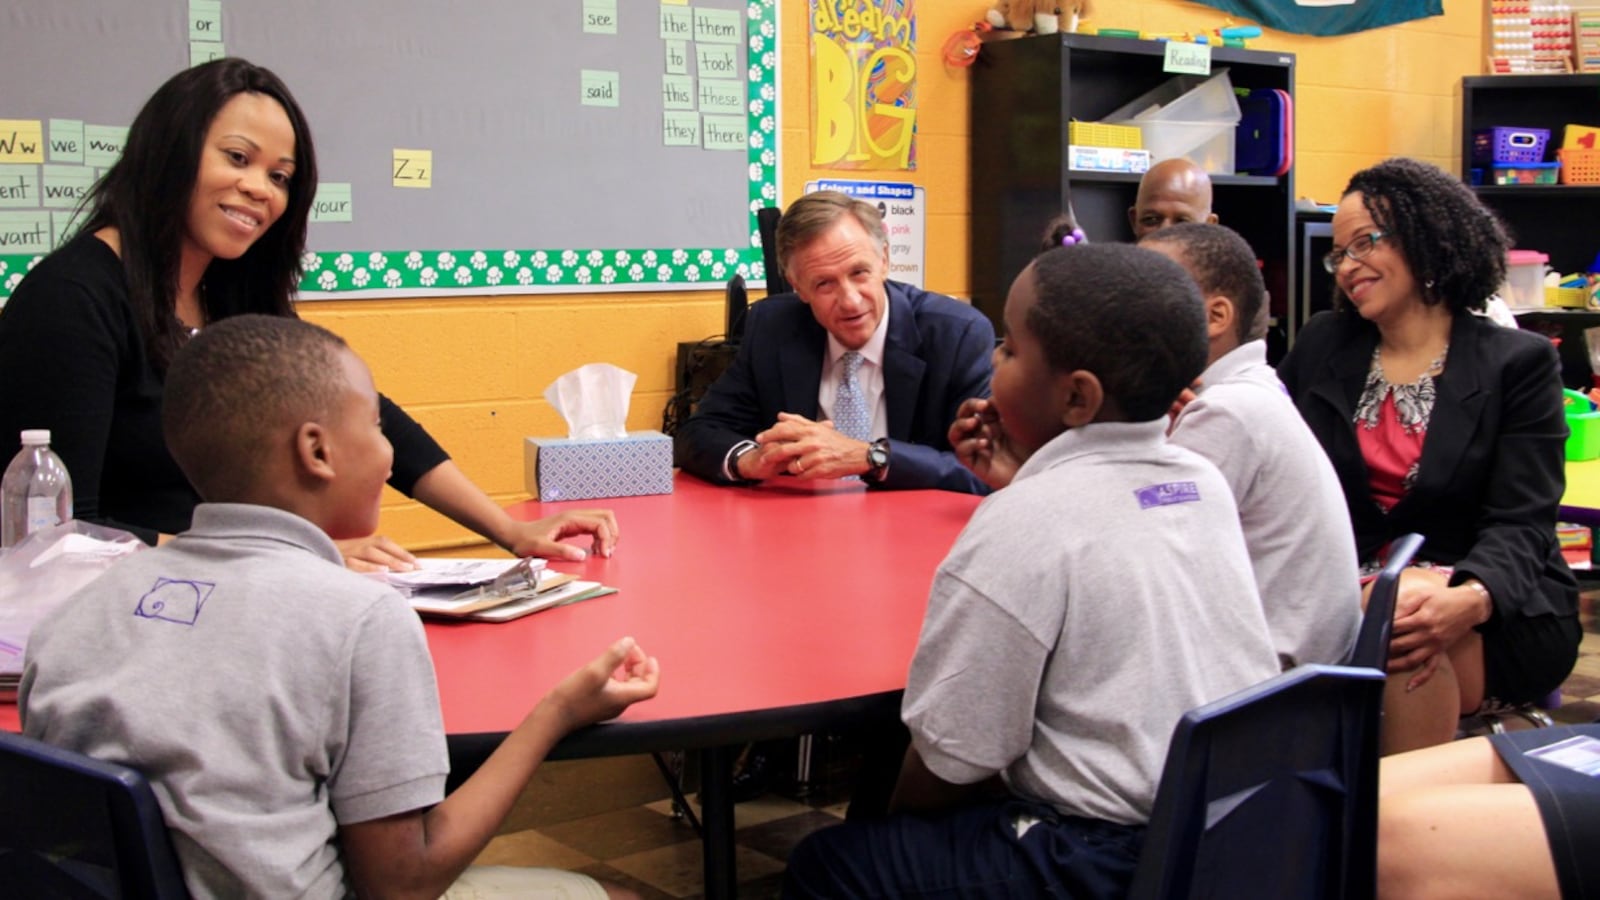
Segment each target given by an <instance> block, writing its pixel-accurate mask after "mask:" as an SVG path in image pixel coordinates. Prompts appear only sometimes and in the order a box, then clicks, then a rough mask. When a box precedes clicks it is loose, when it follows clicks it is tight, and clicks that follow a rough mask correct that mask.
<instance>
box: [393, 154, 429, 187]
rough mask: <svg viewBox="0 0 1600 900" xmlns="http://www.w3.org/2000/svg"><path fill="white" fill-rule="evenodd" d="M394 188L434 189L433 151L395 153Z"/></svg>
mask: <svg viewBox="0 0 1600 900" xmlns="http://www.w3.org/2000/svg"><path fill="white" fill-rule="evenodd" d="M394 186H395V187H403V188H429V187H433V151H432V150H396V151H394Z"/></svg>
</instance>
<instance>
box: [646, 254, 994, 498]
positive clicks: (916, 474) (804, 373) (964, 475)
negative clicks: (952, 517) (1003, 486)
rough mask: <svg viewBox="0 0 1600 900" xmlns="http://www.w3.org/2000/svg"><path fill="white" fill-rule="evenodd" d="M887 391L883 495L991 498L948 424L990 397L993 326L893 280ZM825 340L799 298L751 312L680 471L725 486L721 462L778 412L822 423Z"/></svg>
mask: <svg viewBox="0 0 1600 900" xmlns="http://www.w3.org/2000/svg"><path fill="white" fill-rule="evenodd" d="M888 295H889V331H888V334H887V335H885V338H884V359H883V393H884V399H885V405H886V407H887V409H888V416H889V429H888V430H889V435H888V436H889V445H890V446H889V473H888V476H887V477H886V478H885V479H884V481H883V483H882V486H883V487H886V488H943V489H945V490H952V491H965V492H967V493H973V494H984V493H988V490H989V489H988V487H987V486H985V485H984V484H983V482H982V481H979V480H978V478H977V477H976V476H974V475H973V474H972V473H971V472H970V471H969V470H968V469H967V468H966V467H965V466H963V465H962V464H961V462H960V460H958V459H956V456H955V453H953V452H952V451H951V449H950V442H949V440H948V435H949V430H950V423H952V422H954V421H955V417H956V410H957V409H959V408H960V406H961V402H962V401H963V400H966V399H968V398H970V397H987V396H989V375H990V371H991V370H990V364H991V354H993V352H994V327H993V326H992V325H990V324H989V320H988V319H987V318H985V317H984V315H983V314H982V313H980V312H978V311H977V310H975V309H973V308H972V307H970V306H968V305H966V304H965V303H960V302H958V301H955V300H952V299H950V298H949V297H945V296H942V295H940V294H933V293H929V292H928V291H924V290H922V289H920V288H916V287H912V286H911V285H908V284H901V283H899V282H896V281H890V282H888ZM827 348H828V332H827V331H826V330H824V329H823V327H822V326H821V325H819V324H817V320H816V318H815V317H814V316H812V314H811V307H809V306H807V305H805V304H804V303H802V302H801V301H800V298H799V297H798V296H796V295H794V294H779V295H778V296H776V297H768V298H767V299H765V300H762V301H760V302H758V303H754V304H752V305H751V306H750V311H749V313H747V318H746V320H745V330H744V339H743V341H742V342H741V343H740V345H739V352H738V354H737V355H736V356H735V358H734V361H733V364H732V365H731V366H729V367H728V370H727V371H726V372H723V373H722V376H721V377H720V378H718V379H717V380H716V382H715V383H713V384H712V385H711V387H710V389H709V390H707V391H706V394H705V396H704V397H703V398H701V400H700V404H699V406H697V407H696V408H695V412H694V415H693V416H691V417H689V419H688V421H686V422H684V423H683V425H682V426H680V427H679V429H678V433H677V435H676V437H675V440H674V442H673V444H674V452H675V455H676V457H677V464H678V465H679V466H682V467H683V469H684V470H685V471H687V472H691V473H693V474H695V475H698V476H700V477H701V478H704V479H706V480H707V481H713V482H716V483H719V484H726V483H727V482H728V480H727V479H726V478H724V477H723V476H722V463H723V460H724V459H726V458H727V455H728V451H729V450H730V449H732V448H733V445H734V444H737V443H738V442H740V441H742V440H746V439H749V438H753V437H755V435H756V434H757V433H758V432H761V431H764V430H766V429H767V428H770V427H772V425H773V424H774V423H775V422H777V420H778V413H780V412H790V413H798V414H799V415H802V416H805V417H806V418H808V419H815V418H816V417H817V390H818V388H819V387H820V386H821V384H822V360H823V356H824V355H825V354H826V353H827Z"/></svg>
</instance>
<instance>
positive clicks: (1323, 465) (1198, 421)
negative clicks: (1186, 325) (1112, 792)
mask: <svg viewBox="0 0 1600 900" xmlns="http://www.w3.org/2000/svg"><path fill="white" fill-rule="evenodd" d="M1139 246H1141V247H1148V248H1149V249H1151V250H1154V251H1156V252H1157V253H1160V254H1162V255H1164V256H1166V257H1168V258H1170V259H1172V260H1173V261H1174V262H1176V263H1178V264H1179V265H1181V266H1183V267H1184V268H1185V269H1187V270H1188V271H1189V274H1190V275H1191V276H1193V277H1194V280H1195V283H1196V284H1198V285H1199V286H1200V293H1201V294H1202V295H1203V296H1204V297H1205V309H1206V332H1207V335H1208V337H1209V339H1210V352H1209V354H1208V359H1207V364H1206V370H1205V372H1204V373H1202V374H1201V376H1200V389H1199V393H1198V394H1197V396H1196V398H1195V399H1194V400H1192V401H1190V402H1189V403H1188V404H1187V405H1185V406H1184V408H1183V411H1182V412H1181V413H1179V415H1178V417H1177V419H1176V420H1175V421H1174V422H1173V425H1172V435H1171V439H1172V441H1173V443H1176V444H1180V445H1182V446H1184V447H1188V448H1189V449H1190V450H1193V451H1194V452H1196V453H1198V454H1200V455H1201V456H1204V457H1205V458H1206V459H1209V460H1211V462H1212V463H1213V464H1215V465H1216V466H1217V468H1218V469H1220V470H1222V476H1223V477H1224V478H1226V479H1228V486H1229V487H1230V488H1231V489H1232V490H1233V498H1234V501H1235V502H1236V503H1238V505H1239V519H1240V524H1241V525H1242V526H1243V528H1244V542H1245V546H1247V547H1248V548H1249V549H1250V562H1251V565H1252V566H1253V567H1254V569H1255V573H1256V587H1257V589H1258V590H1259V591H1260V593H1261V602H1262V605H1263V607H1264V610H1265V612H1266V616H1267V625H1268V626H1269V627H1270V628H1271V629H1272V638H1273V643H1274V645H1275V646H1276V647H1277V650H1278V660H1279V662H1280V663H1281V664H1282V666H1283V668H1284V669H1286V670H1287V669H1291V668H1293V667H1295V666H1297V665H1300V664H1301V663H1335V664H1336V663H1340V662H1342V661H1344V658H1345V656H1346V655H1347V654H1348V653H1349V652H1350V647H1351V645H1352V644H1353V643H1354V642H1355V636H1356V631H1357V629H1359V628H1360V627H1361V587H1360V584H1359V582H1358V578H1357V576H1358V574H1359V572H1360V567H1359V565H1358V564H1357V562H1356V552H1355V540H1354V538H1353V536H1352V533H1351V530H1350V511H1349V508H1348V507H1347V506H1346V505H1345V500H1344V491H1343V489H1342V488H1341V487H1340V486H1339V477H1338V476H1337V475H1336V474H1334V471H1333V464H1332V463H1330V462H1328V456H1327V454H1326V453H1324V452H1323V450H1322V445H1321V444H1320V443H1318V442H1317V438H1316V436H1315V435H1313V434H1312V433H1311V429H1310V428H1308V427H1307V426H1306V423H1305V420H1304V419H1302V418H1300V413H1299V411H1298V410H1296V409H1295V407H1294V403H1293V402H1292V401H1291V400H1290V399H1289V395H1288V392H1286V391H1285V390H1284V388H1283V382H1281V381H1279V380H1278V373H1277V372H1275V371H1274V370H1273V368H1272V367H1271V366H1269V365H1267V343H1266V340H1265V338H1266V334H1267V316H1266V312H1267V310H1266V305H1265V303H1264V302H1263V301H1264V300H1265V298H1266V295H1267V288H1266V284H1265V283H1264V282H1263V281H1262V279H1261V270H1260V268H1259V267H1257V266H1256V255H1255V251H1253V250H1251V249H1250V245H1249V244H1247V243H1245V240H1244V238H1242V237H1240V236H1239V235H1238V234H1237V233H1235V232H1234V231H1233V230H1232V229H1229V228H1225V227H1223V226H1221V225H1203V224H1199V223H1189V224H1184V225H1174V226H1172V227H1170V228H1163V229H1161V230H1160V231H1157V232H1154V233H1152V234H1151V235H1149V236H1148V237H1146V238H1145V239H1144V240H1143V241H1140V243H1139Z"/></svg>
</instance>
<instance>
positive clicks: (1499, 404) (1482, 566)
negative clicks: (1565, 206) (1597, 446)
mask: <svg viewBox="0 0 1600 900" xmlns="http://www.w3.org/2000/svg"><path fill="white" fill-rule="evenodd" d="M1377 344H1378V329H1377V327H1376V326H1374V325H1373V324H1372V323H1370V322H1368V321H1366V320H1365V319H1362V318H1361V317H1360V316H1359V315H1358V314H1356V313H1355V312H1353V311H1341V312H1327V313H1321V314H1319V315H1317V316H1315V317H1313V318H1312V319H1311V321H1310V322H1307V323H1306V326H1305V328H1303V329H1302V330H1301V331H1300V333H1299V335H1297V336H1296V338H1295V344H1294V349H1293V350H1291V351H1290V352H1289V355H1288V356H1287V357H1285V358H1284V360H1283V362H1282V363H1281V364H1279V367H1278V375H1279V377H1280V378H1282V379H1283V383H1284V385H1285V386H1286V387H1287V388H1288V389H1289V394H1290V396H1292V397H1293V398H1294V402H1295V405H1296V406H1297V407H1299V409H1300V415H1301V416H1303V417H1304V418H1305V420H1306V423H1307V424H1308V425H1310V426H1311V430H1312V431H1313V432H1314V433H1315V434H1316V435H1317V439H1318V440H1319V441H1321V442H1322V446H1323V449H1325V450H1326V451H1327V452H1328V458H1329V459H1331V460H1332V461H1333V467H1334V469H1335V471H1337V472H1338V473H1339V481H1340V483H1341V484H1342V485H1343V487H1344V494H1345V501H1346V503H1347V504H1348V505H1349V507H1350V521H1351V524H1352V525H1353V526H1354V528H1355V536H1356V547H1357V551H1358V552H1359V554H1360V556H1361V558H1362V559H1364V560H1365V559H1371V558H1372V557H1373V555H1374V554H1375V553H1376V552H1377V551H1378V549H1379V548H1381V547H1382V546H1383V545H1384V544H1386V543H1388V542H1389V541H1391V540H1393V539H1394V538H1396V537H1398V536H1400V535H1403V534H1406V533H1408V532H1412V531H1415V532H1419V533H1421V534H1422V535H1423V536H1425V537H1426V539H1427V543H1425V544H1424V545H1423V547H1422V552H1421V556H1422V557H1424V558H1426V559H1430V560H1432V561H1434V562H1437V563H1441V564H1445V565H1451V566H1454V567H1455V575H1454V576H1453V577H1452V579H1451V581H1452V583H1460V582H1461V581H1463V580H1465V579H1467V578H1469V577H1471V578H1476V579H1478V580H1479V581H1482V582H1483V583H1484V585H1485V586H1486V587H1488V589H1489V594H1490V596H1491V597H1493V599H1494V607H1495V611H1494V613H1493V615H1492V616H1491V617H1490V620H1489V622H1487V623H1486V624H1485V625H1483V626H1481V628H1480V630H1482V631H1484V632H1485V633H1488V632H1490V631H1492V630H1494V629H1495V628H1496V627H1497V625H1498V623H1500V622H1502V621H1504V620H1505V619H1506V618H1507V617H1510V616H1538V615H1546V614H1555V615H1560V616H1573V617H1575V616H1576V615H1577V608H1578V607H1577V604H1578V588H1577V582H1576V580H1575V579H1574V578H1573V576H1572V571H1571V570H1570V569H1569V568H1567V563H1566V560H1564V559H1563V558H1562V556H1561V547H1560V544H1559V542H1558V541H1557V540H1556V534H1555V523H1556V512H1557V508H1558V507H1559V506H1560V503H1561V495H1562V493H1563V492H1564V491H1565V489H1566V470H1565V465H1566V462H1565V443H1566V438H1567V422H1566V417H1565V413H1564V412H1563V409H1562V396H1561V369H1560V364H1559V362H1558V361H1557V357H1556V351H1555V348H1554V346H1552V345H1551V343H1550V341H1549V339H1547V338H1545V337H1542V336H1540V335H1537V334H1533V333H1531V332H1526V331H1518V330H1516V329H1514V328H1504V327H1501V326H1499V325H1495V324H1494V323H1492V322H1490V321H1488V320H1486V319H1482V318H1480V317H1478V316H1475V315H1471V314H1470V313H1459V314H1457V315H1456V317H1455V323H1454V324H1453V325H1452V326H1451V328H1450V356H1449V359H1448V361H1447V362H1446V363H1445V368H1444V371H1443V372H1442V373H1441V374H1440V375H1439V377H1438V378H1437V379H1436V381H1435V385H1436V387H1437V390H1438V393H1437V395H1436V399H1435V401H1434V406H1433V415H1432V417H1431V418H1430V419H1429V421H1428V432H1427V436H1426V437H1425V438H1424V439H1423V443H1422V459H1421V461H1420V467H1419V469H1418V472H1417V481H1416V484H1415V485H1414V486H1413V487H1412V489H1411V491H1410V492H1409V493H1407V494H1406V495H1405V496H1404V497H1403V498H1401V499H1400V502H1398V503H1396V504H1395V506H1394V508H1393V509H1391V510H1390V511H1389V512H1388V513H1387V514H1385V513H1384V512H1383V511H1382V509H1381V508H1380V507H1379V506H1378V505H1377V503H1376V501H1374V500H1373V498H1372V491H1371V489H1370V488H1369V487H1368V473H1367V465H1366V462H1365V460H1364V459H1363V458H1362V456H1361V449H1360V447H1359V446H1358V445H1357V443H1356V433H1355V426H1354V425H1353V424H1352V422H1353V419H1354V417H1355V408H1356V404H1357V402H1358V401H1359V399H1360V397H1361V388H1362V385H1363V383H1364V382H1365V380H1366V377H1367V370H1368V368H1369V366H1370V365H1371V361H1372V351H1373V348H1375V347H1376V346H1377Z"/></svg>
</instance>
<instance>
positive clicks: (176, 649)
mask: <svg viewBox="0 0 1600 900" xmlns="http://www.w3.org/2000/svg"><path fill="white" fill-rule="evenodd" d="M20 702H21V706H22V722H23V730H24V731H25V732H26V733H27V734H29V735H31V736H33V737H36V738H39V739H41V740H44V741H47V742H49V743H51V744H56V745H58V746H63V747H68V748H70V749H73V750H77V751H78V752H80V753H86V754H88V755H90V756H94V757H97V758H100V759H106V760H111V761H114V762H120V763H124V764H127V765H131V766H133V767H134V768H137V769H139V770H140V771H141V772H143V773H144V774H145V776H146V777H148V778H149V779H150V781H151V783H152V785H153V786H154V788H155V793H156V797H157V798H158V799H159V800H160V803H161V811H162V814H163V815H164V816H165V818H166V820H167V825H168V826H169V828H170V829H171V830H172V835H173V842H174V844H175V846H176V848H177V851H178V856H179V859H180V861H181V863H182V865H183V870H184V877H185V880H186V881H187V882H188V885H189V890H190V892H191V893H193V894H194V895H195V896H196V897H238V896H244V895H250V896H260V897H291V896H293V897H300V896H310V897H341V896H343V895H344V894H345V893H346V892H347V885H346V879H345V873H344V866H343V864H342V863H341V861H340V858H339V846H338V843H337V840H336V838H337V832H338V826H339V825H340V824H349V823H354V822H363V821H368V820H372V819H377V818H381V817H384V816H389V815H394V814H396V813H401V812H406V811H409V810H413V809H417V808H419V807H425V806H429V805H432V804H435V803H438V802H439V801H440V800H442V799H443V797H444V779H445V775H446V773H447V772H448V771H449V761H448V758H447V756H446V750H445V742H444V727H443V722H442V720H441V718H440V714H439V698H438V688H437V684H436V683H435V681H434V676H433V665H432V661H431V659H430V658H429V655H428V648H427V644H426V642H425V640H424V638H423V633H422V626H421V624H420V623H419V621H418V619H417V616H416V614H415V613H414V612H412V611H411V609H410V607H409V606H408V605H407V604H406V602H405V600H404V599H403V598H401V597H400V596H399V595H398V594H396V593H395V592H394V591H393V590H392V589H390V588H389V587H388V586H386V585H385V584H382V583H381V582H378V581H375V580H373V579H371V578H367V577H364V576H361V575H357V574H355V573H353V572H350V571H349V570H347V569H345V568H344V566H343V565H342V564H341V560H340V556H339V552H338V550H337V549H336V548H335V547H334V545H333V542H332V541H330V540H329V539H328V537H327V535H325V534H323V533H322V531H321V530H319V529H318V528H316V527H315V526H313V525H312V524H311V523H310V522H307V521H306V520H304V519H301V518H299V517H298V516H294V515H292V514H290V513H287V512H283V511H281V510H277V509H270V508H267V507H261V506H247V505H239V504H202V505H201V506H199V507H198V508H197V509H196V510H195V515H194V527H193V528H192V529H191V530H189V531H187V532H185V533H184V534H182V535H180V536H178V537H177V538H175V539H173V540H172V541H170V542H168V543H167V544H166V545H164V546H162V547H158V548H156V549H154V550H150V551H146V552H141V553H136V554H134V555H133V556H131V557H128V558H127V559H125V560H123V561H122V562H120V563H118V564H117V565H115V566H113V567H112V568H111V570H110V571H108V572H107V573H106V574H105V575H104V576H102V577H101V578H99V579H98V580H96V581H95V582H93V583H92V584H90V585H89V586H88V587H86V588H85V589H83V590H82V591H80V592H79V593H78V594H77V595H75V596H74V597H73V598H72V599H70V600H68V601H67V603H66V604H65V605H64V606H63V607H62V609H61V611H60V612H59V613H58V614H57V615H56V616H55V617H54V618H52V619H51V620H50V621H47V622H45V623H42V624H41V625H40V626H39V627H38V629H37V630H36V631H35V632H34V633H33V635H32V636H31V638H30V640H29V642H28V651H27V660H26V662H25V666H24V672H23V680H22V687H21V694H20Z"/></svg>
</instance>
